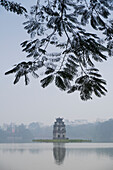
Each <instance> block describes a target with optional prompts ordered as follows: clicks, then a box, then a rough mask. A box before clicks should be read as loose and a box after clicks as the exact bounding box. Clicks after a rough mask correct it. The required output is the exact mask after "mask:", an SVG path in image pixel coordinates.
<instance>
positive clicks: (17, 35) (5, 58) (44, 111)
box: [0, 0, 113, 125]
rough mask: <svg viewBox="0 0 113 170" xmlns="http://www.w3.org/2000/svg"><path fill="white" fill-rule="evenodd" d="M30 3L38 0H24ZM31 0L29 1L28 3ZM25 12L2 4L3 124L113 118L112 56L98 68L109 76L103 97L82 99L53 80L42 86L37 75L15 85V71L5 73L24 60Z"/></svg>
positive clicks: (0, 105) (0, 112) (0, 78)
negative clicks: (16, 10) (17, 11)
mask: <svg viewBox="0 0 113 170" xmlns="http://www.w3.org/2000/svg"><path fill="white" fill-rule="evenodd" d="M18 2H22V4H23V5H24V6H27V7H29V6H30V5H32V4H33V2H35V0H30V1H28V0H23V1H22V0H21V1H18ZM28 2H29V3H28ZM24 21H25V20H24V17H23V16H18V15H16V14H13V13H10V12H7V11H5V10H4V9H3V8H1V7H0V60H1V62H0V125H1V124H3V123H10V122H14V123H19V124H20V123H22V122H23V123H26V124H27V123H30V122H32V121H34V122H42V123H44V124H52V123H53V122H54V120H55V118H57V117H63V118H64V119H69V120H70V121H73V120H77V119H87V120H88V121H96V120H97V119H109V118H113V64H112V62H113V58H109V59H108V61H107V62H104V63H99V64H98V68H99V69H100V72H101V73H102V75H103V78H104V79H106V80H107V89H108V93H107V95H106V96H103V97H102V98H97V97H95V96H94V97H93V100H90V101H87V102H85V101H81V100H80V97H79V93H78V92H75V93H73V94H66V93H65V92H62V91H60V90H59V89H57V87H55V86H54V85H53V84H52V85H50V86H49V87H47V88H46V89H43V88H42V87H41V86H40V84H39V80H38V79H34V78H31V82H30V84H29V85H28V86H25V85H24V79H23V78H21V80H20V81H19V83H17V84H16V85H13V80H14V78H15V77H14V75H13V74H11V75H8V76H5V75H4V73H5V72H6V71H8V70H9V69H11V68H13V65H14V64H17V63H19V62H21V61H24V60H25V55H26V54H25V53H23V52H22V49H21V46H20V43H21V42H23V41H24V40H27V39H29V36H28V35H27V33H26V31H25V30H24V27H23V25H22V23H23V22H24Z"/></svg>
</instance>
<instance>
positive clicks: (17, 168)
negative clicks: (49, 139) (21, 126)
mask: <svg viewBox="0 0 113 170" xmlns="http://www.w3.org/2000/svg"><path fill="white" fill-rule="evenodd" d="M0 170H113V143H68V144H58V143H56V144H52V143H29V144H0Z"/></svg>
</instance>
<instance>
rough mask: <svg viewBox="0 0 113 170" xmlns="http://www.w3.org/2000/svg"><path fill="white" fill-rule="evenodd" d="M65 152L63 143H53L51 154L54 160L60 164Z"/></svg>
mask: <svg viewBox="0 0 113 170" xmlns="http://www.w3.org/2000/svg"><path fill="white" fill-rule="evenodd" d="M65 154H66V148H65V144H64V143H54V147H53V155H54V159H55V162H56V163H57V164H58V165H60V164H62V163H63V161H64V158H65Z"/></svg>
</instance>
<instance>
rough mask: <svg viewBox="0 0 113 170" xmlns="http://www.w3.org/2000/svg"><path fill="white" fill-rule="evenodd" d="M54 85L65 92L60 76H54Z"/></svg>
mask: <svg viewBox="0 0 113 170" xmlns="http://www.w3.org/2000/svg"><path fill="white" fill-rule="evenodd" d="M55 85H56V86H57V87H58V88H59V89H60V90H63V91H65V90H66V86H65V84H64V81H63V79H62V78H61V77H60V76H56V78H55Z"/></svg>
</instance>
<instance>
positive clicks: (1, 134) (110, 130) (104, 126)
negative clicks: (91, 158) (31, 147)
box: [0, 119, 113, 143]
mask: <svg viewBox="0 0 113 170" xmlns="http://www.w3.org/2000/svg"><path fill="white" fill-rule="evenodd" d="M52 131H53V126H52V125H51V126H41V125H40V123H38V122H33V123H30V124H29V125H28V126H26V125H24V124H21V125H18V126H17V125H14V124H13V125H12V124H10V125H6V126H5V128H3V127H0V143H4V142H5V143H6V142H15V143H16V142H32V140H33V139H52V137H53V134H52ZM66 131H67V132H66V136H67V137H68V138H70V139H89V140H92V141H93V142H113V119H109V120H108V121H104V122H96V123H87V124H80V125H78V124H77V125H76V124H73V125H72V124H68V125H67V126H66Z"/></svg>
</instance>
